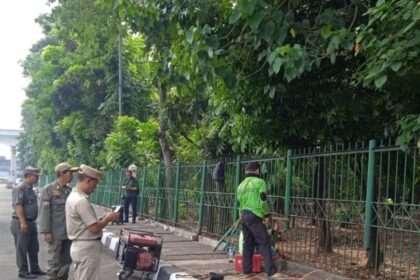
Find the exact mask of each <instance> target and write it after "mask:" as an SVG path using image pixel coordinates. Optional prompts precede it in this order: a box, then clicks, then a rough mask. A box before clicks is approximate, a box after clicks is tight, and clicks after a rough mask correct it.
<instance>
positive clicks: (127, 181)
mask: <svg viewBox="0 0 420 280" xmlns="http://www.w3.org/2000/svg"><path fill="white" fill-rule="evenodd" d="M122 185H123V186H126V187H128V188H137V190H135V191H132V190H125V196H127V197H136V196H137V195H138V190H139V181H138V180H137V179H136V178H134V177H130V178H124V181H123V184H122Z"/></svg>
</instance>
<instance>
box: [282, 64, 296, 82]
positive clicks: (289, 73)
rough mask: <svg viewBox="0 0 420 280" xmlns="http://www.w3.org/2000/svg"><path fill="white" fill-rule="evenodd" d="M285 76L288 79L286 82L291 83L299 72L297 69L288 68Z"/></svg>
mask: <svg viewBox="0 0 420 280" xmlns="http://www.w3.org/2000/svg"><path fill="white" fill-rule="evenodd" d="M284 76H285V77H286V80H287V81H288V82H290V81H291V80H293V79H294V78H296V76H297V71H296V68H295V67H286V69H285V70H284Z"/></svg>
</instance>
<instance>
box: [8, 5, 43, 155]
mask: <svg viewBox="0 0 420 280" xmlns="http://www.w3.org/2000/svg"><path fill="white" fill-rule="evenodd" d="M46 3H47V0H11V1H2V3H1V4H2V8H1V12H0V37H1V43H0V129H20V126H21V124H20V122H21V114H20V111H21V105H22V102H23V101H24V99H25V93H24V88H25V87H26V85H27V84H28V80H27V79H25V78H24V77H23V75H22V68H21V66H20V64H19V61H22V60H24V59H25V57H26V55H28V53H29V49H30V48H31V46H32V44H34V43H35V42H36V41H38V40H39V39H40V38H42V36H43V35H42V30H41V28H40V26H39V25H38V24H37V23H35V18H36V17H37V16H38V15H40V14H42V13H46V12H48V11H49V10H50V7H49V6H48V5H47V4H46ZM9 150H10V148H9V147H7V146H4V145H1V144H0V155H3V156H6V157H8V155H9V153H10V151H9Z"/></svg>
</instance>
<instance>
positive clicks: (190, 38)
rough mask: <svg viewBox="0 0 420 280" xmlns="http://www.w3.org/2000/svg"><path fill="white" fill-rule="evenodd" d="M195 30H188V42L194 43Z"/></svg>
mask: <svg viewBox="0 0 420 280" xmlns="http://www.w3.org/2000/svg"><path fill="white" fill-rule="evenodd" d="M193 35H194V34H193V31H192V30H191V29H190V30H188V31H187V34H186V36H187V42H188V43H190V44H191V43H192V42H193Z"/></svg>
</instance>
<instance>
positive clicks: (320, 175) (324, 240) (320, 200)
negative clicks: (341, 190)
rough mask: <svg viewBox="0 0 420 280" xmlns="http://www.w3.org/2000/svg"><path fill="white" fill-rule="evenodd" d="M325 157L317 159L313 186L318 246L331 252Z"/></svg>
mask: <svg viewBox="0 0 420 280" xmlns="http://www.w3.org/2000/svg"><path fill="white" fill-rule="evenodd" d="M325 171H326V170H325V157H321V158H320V159H319V162H318V165H317V167H316V169H315V172H316V173H315V182H314V183H315V184H314V185H315V186H317V190H318V191H317V192H316V201H317V206H318V207H317V212H316V214H317V219H318V225H319V232H320V235H321V236H320V238H319V247H320V248H322V249H324V250H325V251H326V252H332V234H331V225H330V222H329V221H327V219H328V217H327V216H326V215H325V213H326V210H327V209H326V205H325V204H326V202H325V201H326V199H327V198H328V191H326V190H325Z"/></svg>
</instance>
